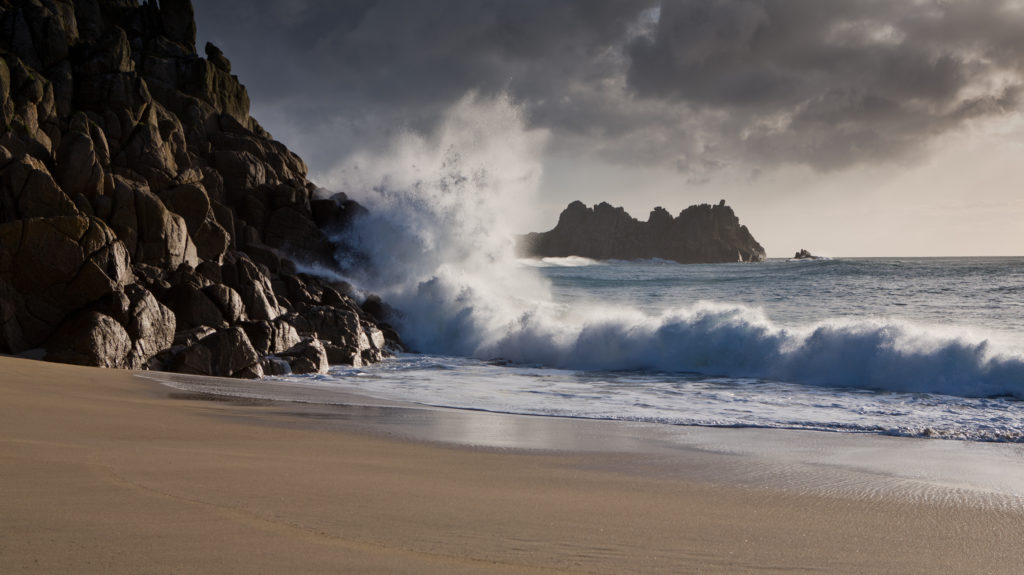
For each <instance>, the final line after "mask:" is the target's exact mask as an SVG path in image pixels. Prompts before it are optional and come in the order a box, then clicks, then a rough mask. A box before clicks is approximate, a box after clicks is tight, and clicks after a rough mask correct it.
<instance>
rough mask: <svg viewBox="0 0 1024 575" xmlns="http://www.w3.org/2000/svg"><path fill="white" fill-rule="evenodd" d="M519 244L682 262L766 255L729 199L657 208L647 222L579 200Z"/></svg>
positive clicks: (526, 251)
mask: <svg viewBox="0 0 1024 575" xmlns="http://www.w3.org/2000/svg"><path fill="white" fill-rule="evenodd" d="M518 247H519V253H520V254H521V255H523V256H526V257H567V256H582V257H586V258H591V259H597V260H608V259H616V260H640V259H653V258H658V259H664V260H671V261H675V262H679V263H683V264H696V263H701V264H704V263H726V262H759V261H763V260H764V259H765V251H764V248H763V247H761V244H759V243H757V240H755V239H754V236H752V235H751V234H750V231H749V230H748V229H747V226H744V225H740V220H739V218H738V217H736V214H735V213H734V212H733V210H732V208H730V207H729V206H727V205H725V200H722V201H721V202H719V203H718V204H717V205H714V206H713V205H710V204H700V205H696V206H690V207H688V208H686V209H685V210H683V211H682V212H680V214H679V215H678V216H676V217H675V218H673V217H672V214H670V213H669V212H668V211H667V210H665V209H664V208H661V207H657V208H654V209H653V210H652V211H651V214H650V216H649V217H648V218H647V221H646V222H641V221H639V220H637V219H635V218H633V217H632V216H630V215H629V214H628V213H626V211H625V210H624V209H622V208H619V207H613V206H611V205H610V204H607V203H604V202H602V203H600V204H597V205H596V206H594V207H593V208H588V207H587V206H586V205H585V204H583V202H580V201H575V202H572V203H571V204H569V206H568V207H567V208H565V210H564V211H562V214H561V215H560V216H559V217H558V224H557V225H556V226H555V228H554V229H552V230H550V231H547V232H542V233H536V232H535V233H530V234H527V235H525V236H521V237H520V240H519V246H518Z"/></svg>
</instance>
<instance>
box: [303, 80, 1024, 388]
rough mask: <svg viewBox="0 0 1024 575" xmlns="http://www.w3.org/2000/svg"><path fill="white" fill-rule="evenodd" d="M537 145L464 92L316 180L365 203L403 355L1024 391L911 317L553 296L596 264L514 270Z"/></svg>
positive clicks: (375, 285)
mask: <svg viewBox="0 0 1024 575" xmlns="http://www.w3.org/2000/svg"><path fill="white" fill-rule="evenodd" d="M545 138H546V135H545V134H544V133H543V132H540V131H535V130H530V129H527V128H526V127H525V126H524V123H523V119H522V117H521V115H520V112H519V110H518V109H517V108H516V107H515V106H514V105H513V104H512V103H511V102H510V101H509V100H508V99H507V98H497V99H493V100H488V99H482V98H478V97H476V96H473V95H469V96H467V97H466V98H464V99H463V100H462V101H460V102H459V103H458V104H457V105H456V106H454V107H453V108H452V109H451V110H449V112H448V113H447V114H446V116H445V118H444V121H443V123H442V128H441V129H440V130H439V131H438V132H437V133H436V134H435V135H433V136H431V137H424V136H420V135H415V134H411V133H409V134H403V135H402V136H401V137H399V138H398V139H397V140H396V142H395V144H394V146H393V149H392V150H391V151H390V153H388V154H385V155H383V156H375V155H370V154H359V155H356V156H354V157H352V158H349V159H348V160H346V161H345V162H344V163H343V164H342V165H341V166H339V167H338V168H337V169H335V170H334V171H333V172H331V173H330V174H329V175H327V176H326V177H322V178H321V180H322V181H325V182H326V183H327V184H328V186H329V187H331V188H333V189H335V190H340V191H345V192H346V193H348V194H349V195H350V196H352V197H354V198H356V199H358V200H359V201H360V202H362V203H364V204H365V205H367V206H368V207H369V213H368V214H367V215H365V216H363V217H361V218H359V219H357V220H356V221H355V223H354V225H353V226H352V227H351V228H350V229H349V230H348V231H347V232H346V233H347V234H349V237H347V238H345V240H346V241H345V242H344V243H346V245H356V246H358V250H359V251H360V252H361V254H362V255H363V256H364V257H365V261H367V262H369V265H360V266H354V267H352V269H351V274H352V277H351V279H352V280H353V281H355V283H357V284H358V285H360V286H361V287H362V288H364V289H367V290H370V291H374V292H377V293H380V294H381V295H383V296H384V297H385V299H386V300H387V301H389V302H390V303H391V304H392V305H393V306H394V307H395V308H396V309H397V310H398V312H399V315H398V317H396V318H395V320H396V323H397V324H398V328H399V330H400V332H401V334H402V336H403V337H404V338H405V339H406V341H407V342H408V343H409V344H410V346H411V347H412V348H413V349H415V350H417V351H420V352H425V353H430V354H437V355H447V356H461V357H469V358H476V359H479V360H495V359H500V360H502V361H507V362H511V363H513V364H517V365H538V366H546V367H551V368H558V369H570V370H583V371H594V370H605V371H642V372H665V373H699V374H705V375H708V376H724V377H731V378H754V379H761V380H774V381H782V382H789V383H795V384H811V385H816V386H828V387H846V388H861V389H875V390H888V391H899V392H919V393H921V392H923V393H943V394H950V395H959V396H964V397H984V396H997V395H1007V396H1013V397H1017V398H1024V356H1022V355H1021V353H1020V352H1019V350H1007V349H1004V348H999V349H995V348H994V347H993V346H992V345H990V344H989V342H988V341H987V340H986V338H984V337H980V338H979V337H970V336H966V335H963V334H959V333H956V332H955V331H954V332H952V333H942V332H941V331H937V330H934V329H930V328H924V327H921V326H919V325H917V324H915V323H913V322H909V321H904V320H895V319H892V318H881V319H851V318H849V317H847V318H845V319H838V320H837V319H818V320H815V321H813V322H808V323H802V324H793V323H787V324H786V325H777V324H775V323H774V322H773V321H771V320H770V319H769V318H768V317H767V315H766V314H765V312H764V311H763V310H761V309H759V308H757V307H752V306H750V305H741V304H738V303H733V302H726V303H714V304H712V303H708V302H705V301H700V300H694V301H691V302H687V303H684V304H682V305H674V306H671V307H668V308H662V309H660V310H657V311H656V312H651V311H650V310H646V311H641V310H640V309H639V308H637V307H636V306H635V305H628V304H626V305H623V304H621V303H615V304H610V303H609V302H607V301H600V300H599V299H598V298H595V297H593V296H591V297H590V298H588V297H586V296H585V295H584V296H580V297H573V299H572V300H571V301H564V300H557V299H555V298H553V297H552V293H551V286H550V285H549V283H548V281H547V280H546V279H544V277H543V275H542V273H541V272H542V271H543V269H545V267H550V266H553V267H582V268H588V267H592V266H593V265H595V262H592V261H589V260H582V259H577V260H572V259H557V260H549V261H547V262H541V263H540V264H539V265H537V264H534V265H523V264H522V263H520V261H519V260H517V259H516V257H515V255H514V249H513V233H514V232H517V231H521V230H522V229H523V227H524V225H525V224H524V222H528V221H529V218H530V217H531V216H532V215H534V214H532V212H531V206H533V205H536V203H537V200H538V197H537V185H538V182H539V178H540V175H541V163H540V154H541V152H542V150H543V146H544V144H545ZM825 263H826V264H832V262H825ZM612 265H621V264H612ZM650 265H654V264H653V263H652V264H650ZM839 265H840V266H841V265H842V264H841V263H840V264H839ZM835 267H836V266H835V265H830V266H819V267H817V268H816V269H815V270H811V271H810V272H808V270H809V269H810V268H803V267H801V268H800V269H796V268H794V270H795V271H794V273H797V272H799V273H800V274H806V273H814V272H815V271H816V272H817V273H827V270H830V269H833V268H835Z"/></svg>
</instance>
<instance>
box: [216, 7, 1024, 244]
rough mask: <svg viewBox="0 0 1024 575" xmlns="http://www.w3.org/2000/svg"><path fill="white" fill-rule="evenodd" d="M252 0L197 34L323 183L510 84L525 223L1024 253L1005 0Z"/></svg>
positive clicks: (1021, 142) (1018, 19)
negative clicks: (628, 221) (533, 188)
mask: <svg viewBox="0 0 1024 575" xmlns="http://www.w3.org/2000/svg"><path fill="white" fill-rule="evenodd" d="M256 4H258V5H257V6H253V5H252V3H251V2H244V3H242V2H241V1H240V0H230V1H224V2H218V3H199V4H198V5H196V13H197V20H198V34H199V39H200V45H202V44H203V43H204V42H205V41H207V40H209V41H212V42H213V43H215V44H217V45H218V46H219V47H220V48H221V49H223V50H224V52H225V54H226V55H227V56H228V57H229V58H230V59H231V61H232V65H233V72H234V73H236V74H238V76H239V79H240V80H241V82H242V83H243V84H245V85H246V87H247V88H248V91H249V95H250V98H251V100H252V104H253V109H252V115H253V116H254V117H255V118H256V119H257V120H258V121H259V122H260V123H261V124H262V125H263V126H264V127H265V128H266V129H267V130H268V131H270V132H271V133H272V134H274V136H275V137H276V138H277V139H279V140H281V141H282V142H284V143H285V144H287V145H288V146H289V147H290V148H292V149H293V150H294V151H296V152H297V153H298V154H299V155H300V156H301V157H303V158H304V159H305V160H306V161H307V163H308V164H309V167H310V175H311V179H312V180H313V181H314V182H316V183H318V184H321V185H328V184H329V183H330V182H331V181H332V180H331V178H330V177H329V175H330V174H332V173H335V172H336V170H337V168H338V166H341V165H344V164H345V163H346V162H348V161H350V160H351V158H353V157H356V156H359V155H367V154H371V155H373V154H376V155H378V156H383V157H387V154H388V150H390V149H391V148H390V146H391V145H392V143H393V141H394V140H395V139H396V138H398V137H400V136H401V134H404V133H413V134H417V135H418V136H422V137H423V138H425V139H426V140H427V141H431V138H433V137H434V136H435V135H436V134H437V133H438V132H439V131H440V130H442V129H444V126H443V125H442V120H441V118H444V117H445V114H446V113H447V112H448V111H449V110H451V109H452V108H453V107H455V106H457V105H458V103H459V102H460V101H463V100H464V99H465V98H466V97H467V94H473V95H475V97H476V98H478V99H479V100H481V101H487V100H489V99H495V98H504V97H507V98H508V99H509V100H510V101H511V103H512V104H513V105H514V106H515V107H516V108H517V109H518V110H519V111H520V113H521V115H522V118H523V119H522V121H523V124H524V129H527V130H529V131H533V132H537V133H542V134H543V135H544V138H543V140H544V145H543V146H542V147H541V148H539V151H538V156H539V157H538V158H537V163H538V165H539V166H540V168H541V169H542V175H541V176H540V178H539V182H538V186H539V196H538V197H536V198H530V199H529V200H528V202H527V203H528V204H529V205H528V206H527V207H528V212H529V213H528V215H527V217H526V218H525V219H524V220H522V221H520V222H518V223H517V227H519V228H521V231H523V232H526V231H545V230H548V229H550V228H551V227H552V226H553V225H554V223H555V222H556V220H557V218H558V214H559V213H560V212H561V210H562V209H564V208H565V206H566V205H567V204H568V203H569V202H571V201H573V200H580V201H582V202H584V203H585V204H587V205H593V204H596V203H599V202H608V203H610V204H612V205H615V206H622V207H624V208H625V209H626V211H627V212H629V213H630V214H631V215H632V216H633V217H636V218H637V219H641V220H644V219H646V217H647V214H648V213H649V211H650V210H651V209H653V208H654V207H655V206H662V207H664V208H666V209H667V210H669V211H670V212H672V213H673V214H677V213H679V212H680V211H681V210H682V209H684V208H686V207H688V206H690V205H693V204H700V203H717V202H718V201H719V200H721V199H725V200H726V202H727V203H728V204H729V205H730V206H732V207H733V208H734V210H735V211H736V214H737V215H738V216H739V218H740V222H741V223H743V224H744V225H746V226H747V227H748V228H749V229H750V231H751V233H752V234H753V235H754V237H755V238H756V239H757V240H758V241H759V242H760V243H761V244H762V245H763V246H764V247H765V249H766V251H767V253H768V256H769V257H787V256H789V255H792V254H793V253H794V252H795V251H797V250H799V249H807V250H809V251H811V252H812V253H815V254H820V255H826V256H833V257H887V256H892V257H942V256H949V257H954V256H1018V255H1024V249H1022V246H1024V225H1021V222H1022V221H1024V194H1022V193H1021V190H1020V187H1021V183H1022V182H1024V162H1022V161H1021V158H1024V153H1022V152H1024V120H1022V115H1021V105H1020V101H1019V100H1020V94H1021V93H1022V89H1024V58H1022V54H1024V46H1022V44H1024V41H1022V40H1021V38H1024V8H1022V7H1021V5H1020V4H1019V3H1017V2H1011V1H1005V2H991V3H986V4H984V5H981V6H979V5H974V4H971V5H967V4H953V5H948V4H944V3H941V2H910V1H907V2H863V3H842V4H833V3H817V2H774V1H768V2H746V1H742V0H736V1H731V2H705V1H691V2H664V3H662V2H652V1H647V0H643V1H635V2H631V1H623V2H607V3H606V2H598V1H594V2H569V1H566V2H548V3H543V2H542V3H530V2H510V3H503V2H499V3H494V4H489V5H486V6H484V5H481V4H480V3H476V2H464V3H462V2H454V3H451V4H448V5H446V6H445V10H439V9H437V7H436V6H431V5H428V4H426V3H418V2H402V1H379V2H368V3H362V4H359V5H355V4H352V3H336V2H329V1H326V0H323V1H319V2H318V1H309V2H303V3H301V4H291V3H275V2H257V3H256ZM238 14H246V16H245V17H242V18H239V17H238ZM494 137H496V138H500V137H502V134H501V133H500V132H495V133H494ZM525 201H526V200H524V202H525Z"/></svg>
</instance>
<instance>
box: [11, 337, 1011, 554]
mask: <svg viewBox="0 0 1024 575" xmlns="http://www.w3.org/2000/svg"><path fill="white" fill-rule="evenodd" d="M0 374H2V375H0V394H2V397H3V400H2V401H0V491H2V493H3V496H2V497H0V518H2V519H0V565H2V571H3V572H5V573H55V572H75V573H143V572H146V573H154V572H166V573H204V572H205V573H213V572H217V573H224V572H251V573H283V572H289V573H302V572H307V573H308V572H336V573H688V572H701V573H754V572H756V573H776V572H793V571H804V572H828V573H883V572H886V573H892V572H898V573H936V572H959V573H1019V572H1020V571H1021V569H1022V566H1024V564H1022V556H1024V553H1022V550H1024V545H1022V544H1021V543H1020V537H1019V533H1020V528H1021V526H1022V525H1024V517H1022V516H1021V514H1020V513H1019V512H1016V511H1013V510H998V509H983V508H980V507H971V506H965V505H942V504H928V503H914V502H910V501H901V500H899V498H888V497H885V496H880V497H876V498H844V497H837V496H815V495H807V494H796V493H794V492H787V491H786V490H784V489H774V488H771V489H769V488H765V489H757V488H754V489H751V488H742V487H735V486H730V485H729V484H728V482H727V481H724V480H723V481H722V482H721V483H718V482H714V481H711V482H708V481H700V482H694V481H687V480H681V479H678V478H673V477H672V475H671V474H667V473H656V472H651V471H650V470H649V469H647V468H646V467H645V465H644V463H643V459H642V458H635V459H636V461H635V465H634V464H633V458H634V456H633V455H630V454H615V453H601V452H593V453H554V452H523V451H498V450H487V449H472V448H464V447H452V446H444V445H435V444H429V443H426V442H417V441H409V440H398V439H394V438H389V437H386V436H382V435H380V434H376V435H375V434H368V433H366V432H364V431H360V429H359V426H358V422H352V423H351V425H350V427H351V429H350V430H346V429H345V426H346V425H348V424H344V422H342V423H343V425H341V428H340V429H339V427H338V425H337V423H338V422H337V421H335V422H334V424H333V425H332V426H330V428H328V426H324V425H321V424H320V423H319V422H318V421H317V418H313V417H308V416H304V415H303V413H302V407H301V406H298V405H296V406H294V407H289V408H288V409H284V410H283V409H281V406H280V405H273V404H268V403H260V402H244V401H241V402H238V401H236V402H229V401H214V400H212V399H210V398H205V399H204V398H201V397H198V398H197V397H183V394H182V393H181V392H177V391H175V390H173V389H170V388H166V387H163V386H161V385H159V384H157V383H154V382H152V381H147V380H145V379H142V378H139V377H137V376H136V375H135V374H134V373H133V372H130V371H120V370H102V369H95V368H83V367H74V366H67V365H59V364H49V363H42V362H34V361H28V360H22V359H13V358H8V357H0ZM253 385H259V384H258V383H254V384H253ZM440 417H444V415H443V413H442V414H441V415H440ZM680 457H685V452H681V454H680ZM723 457H724V456H723ZM723 479H725V478H723Z"/></svg>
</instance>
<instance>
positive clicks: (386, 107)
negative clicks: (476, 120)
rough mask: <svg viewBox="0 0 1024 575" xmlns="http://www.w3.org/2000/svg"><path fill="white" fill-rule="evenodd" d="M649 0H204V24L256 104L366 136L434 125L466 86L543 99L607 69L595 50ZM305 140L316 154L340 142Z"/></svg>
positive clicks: (614, 40)
mask: <svg viewBox="0 0 1024 575" xmlns="http://www.w3.org/2000/svg"><path fill="white" fill-rule="evenodd" d="M651 3H652V2H651V1H650V0H641V1H621V0H611V1H604V0H590V1H587V2H575V1H560V0H554V1H552V0H515V1H487V0H483V1H476V0H466V1H453V0H431V1H421V0H405V1H402V0H398V1H394V0H380V1H353V2H339V1H336V0H322V1H296V2H280V1H276V0H264V1H256V2H253V1H250V0H244V1H243V0H218V1H217V2H209V3H206V2H197V3H196V11H197V17H198V24H199V34H200V36H201V37H207V38H209V39H210V40H212V41H213V42H214V43H219V44H221V48H223V49H224V50H225V52H226V54H227V55H228V56H229V57H230V58H232V61H233V63H234V64H235V69H236V71H237V73H238V74H239V76H240V77H241V78H242V80H243V82H244V83H245V84H246V85H247V87H248V88H249V91H250V92H251V93H252V95H253V99H254V100H256V101H258V103H259V105H261V106H265V107H268V108H269V107H273V108H275V111H280V110H284V111H285V112H284V113H285V114H287V116H288V118H289V119H290V121H292V122H294V123H295V125H296V126H300V127H301V128H302V129H304V130H307V131H312V132H317V131H323V126H324V125H325V124H326V125H332V128H331V129H330V131H331V133H337V132H338V130H341V131H342V132H347V135H348V136H349V137H351V138H354V139H357V140H363V141H365V140H367V139H371V140H372V139H375V138H377V137H379V136H380V135H381V134H382V126H388V127H390V128H391V129H393V130H399V129H403V128H406V127H410V128H413V129H419V130H423V131H429V130H430V129H431V128H432V127H433V125H434V122H436V121H437V120H438V118H439V116H440V112H441V111H443V110H444V109H446V108H447V107H448V106H450V105H451V104H452V103H454V102H455V101H457V100H458V99H460V98H461V97H462V96H463V95H464V94H465V93H466V92H467V91H469V90H475V91H477V92H478V93H479V94H480V95H482V96H489V95H494V94H498V93H501V92H504V91H507V92H509V93H510V94H511V95H512V96H513V98H515V99H516V100H517V101H519V102H523V103H526V104H527V105H532V106H533V107H535V108H537V109H538V110H541V109H542V108H543V107H544V105H545V102H551V101H554V100H560V99H562V98H563V96H564V95H565V94H564V90H565V89H566V88H567V86H568V85H569V84H570V83H572V82H581V83H587V82H588V81H589V80H591V79H593V77H594V76H602V75H605V74H608V73H610V72H608V71H600V70H595V66H597V65H599V63H598V62H596V61H597V60H598V59H599V58H598V56H599V55H600V54H601V53H602V52H603V51H605V50H607V49H608V47H609V46H611V45H615V44H618V43H621V41H622V38H623V37H624V36H625V34H626V30H627V28H628V26H630V24H631V22H632V21H633V20H634V19H635V17H636V15H637V14H638V13H639V12H640V11H641V10H642V9H644V8H646V7H648V6H650V5H651ZM588 76H589V77H588ZM538 113H540V112H538ZM547 120H548V121H552V122H554V121H556V120H557V119H556V118H548V119H547ZM561 121H562V122H563V123H565V122H571V121H572V119H571V118H570V117H569V116H563V117H562V119H561ZM386 131H387V130H384V132H386ZM327 135H328V134H321V137H327ZM334 145H335V147H337V146H342V147H351V146H353V145H354V146H359V145H360V143H359V142H355V143H352V142H334ZM305 152H306V153H310V154H312V155H313V156H314V158H313V159H314V163H316V162H315V157H316V156H318V155H322V156H323V157H324V158H325V159H332V158H336V154H337V153H338V152H336V151H334V150H329V151H328V150H324V149H319V150H305Z"/></svg>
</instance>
